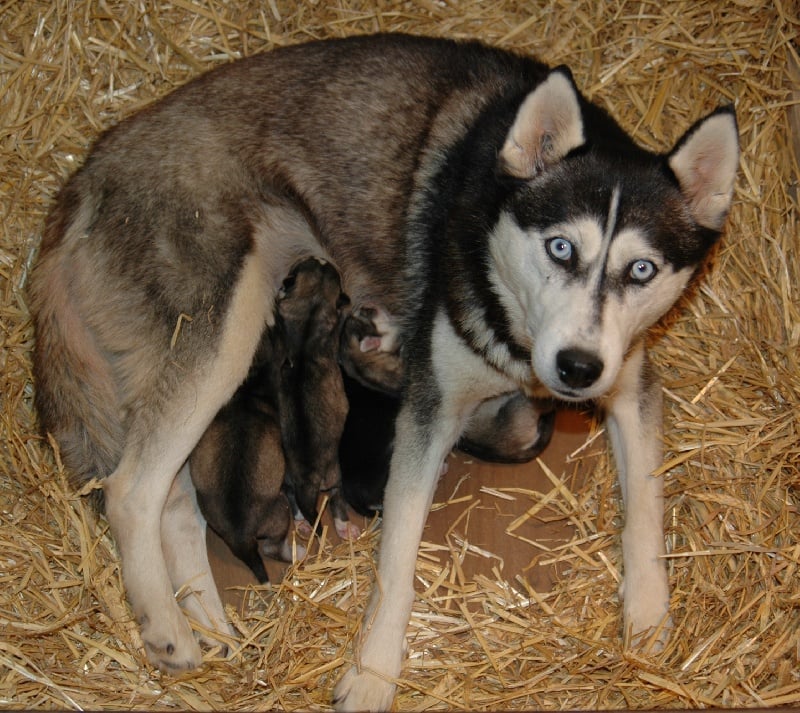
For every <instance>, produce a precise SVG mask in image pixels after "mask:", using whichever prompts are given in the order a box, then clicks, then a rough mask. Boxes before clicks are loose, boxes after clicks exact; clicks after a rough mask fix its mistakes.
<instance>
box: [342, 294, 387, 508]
mask: <svg viewBox="0 0 800 713" xmlns="http://www.w3.org/2000/svg"><path fill="white" fill-rule="evenodd" d="M380 329H384V330H386V331H385V332H384V333H381V331H380ZM339 360H340V362H341V365H342V377H343V379H344V389H345V393H346V395H347V401H348V404H349V410H348V413H347V420H346V421H345V426H344V431H343V433H342V438H341V441H340V443H339V463H340V466H341V471H342V491H343V493H344V497H345V499H346V500H347V502H348V503H349V504H350V506H351V507H352V508H353V509H354V510H355V511H356V512H357V513H359V514H360V515H365V516H368V517H372V516H373V515H375V513H376V512H377V511H379V510H381V508H382V503H383V490H384V488H385V487H386V480H387V479H388V477H389V463H390V461H391V459H392V449H393V446H394V433H395V420H396V419H397V414H398V412H399V410H400V389H401V387H402V380H403V362H402V359H401V357H400V353H399V349H398V345H397V344H396V339H395V334H394V332H393V329H392V327H391V318H390V317H389V315H388V314H387V313H386V312H384V311H383V310H382V309H381V308H377V307H375V308H372V307H370V308H362V309H359V310H354V311H352V312H351V313H350V314H349V315H348V317H347V319H346V320H345V322H344V325H343V327H342V337H341V346H340V351H339Z"/></svg>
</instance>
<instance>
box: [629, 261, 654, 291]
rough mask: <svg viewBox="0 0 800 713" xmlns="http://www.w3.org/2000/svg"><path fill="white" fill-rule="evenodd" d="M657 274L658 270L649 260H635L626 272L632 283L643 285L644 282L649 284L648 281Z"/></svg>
mask: <svg viewBox="0 0 800 713" xmlns="http://www.w3.org/2000/svg"><path fill="white" fill-rule="evenodd" d="M657 272H658V269H657V268H656V266H655V265H654V264H653V263H652V262H650V260H636V261H635V262H632V263H631V266H630V269H629V270H628V277H629V278H630V279H631V281H632V282H636V283H637V284H639V285H643V284H645V283H646V282H650V280H652V279H653V278H654V277H655V276H656V273H657Z"/></svg>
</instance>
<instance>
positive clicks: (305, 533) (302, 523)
mask: <svg viewBox="0 0 800 713" xmlns="http://www.w3.org/2000/svg"><path fill="white" fill-rule="evenodd" d="M294 528H295V530H296V531H297V534H298V535H300V537H311V535H312V534H313V533H314V528H313V527H311V523H310V522H309V521H308V520H306V519H305V518H304V517H300V518H296V519H295V521H294Z"/></svg>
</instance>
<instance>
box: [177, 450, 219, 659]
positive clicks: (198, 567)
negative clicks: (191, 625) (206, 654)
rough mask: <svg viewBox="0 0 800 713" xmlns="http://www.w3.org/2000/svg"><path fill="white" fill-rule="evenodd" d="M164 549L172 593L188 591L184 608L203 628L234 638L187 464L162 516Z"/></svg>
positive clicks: (207, 640) (210, 640)
mask: <svg viewBox="0 0 800 713" xmlns="http://www.w3.org/2000/svg"><path fill="white" fill-rule="evenodd" d="M161 546H162V549H163V551H164V560H165V561H166V564H167V571H168V572H169V575H170V580H171V582H172V588H173V590H175V591H176V592H179V591H180V590H185V592H184V596H183V597H182V599H181V606H182V607H183V608H184V609H185V610H186V612H187V613H188V614H189V615H190V616H191V617H192V618H193V619H194V620H195V621H196V622H197V623H198V624H200V625H201V626H202V627H204V628H206V629H208V630H210V631H212V632H213V631H217V632H219V633H220V634H222V635H226V634H227V635H231V636H232V635H234V633H233V630H232V629H231V627H230V626H229V625H228V623H227V621H226V616H225V609H224V607H223V606H222V600H221V599H220V596H219V592H218V590H217V586H216V583H215V582H214V576H213V575H212V573H211V565H210V564H209V562H208V551H207V549H206V521H205V518H204V517H203V515H202V513H201V512H200V506H199V505H198V504H197V495H196V493H195V489H194V486H193V485H192V479H191V475H190V474H189V465H188V463H185V464H184V466H183V467H182V468H181V470H180V472H179V473H178V475H177V477H176V478H175V480H174V481H173V483H172V488H171V489H170V492H169V495H168V496H167V503H166V505H165V507H164V511H163V513H162V515H161ZM201 640H203V641H204V642H205V643H207V644H209V645H214V644H217V643H220V644H222V646H223V647H225V643H224V642H221V641H218V640H216V639H214V638H213V637H212V636H211V635H210V634H209V635H204V636H201Z"/></svg>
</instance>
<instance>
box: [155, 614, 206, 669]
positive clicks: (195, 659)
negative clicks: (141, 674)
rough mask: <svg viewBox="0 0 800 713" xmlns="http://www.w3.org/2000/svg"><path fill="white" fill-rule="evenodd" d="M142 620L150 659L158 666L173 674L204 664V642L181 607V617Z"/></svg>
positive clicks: (178, 615) (179, 615)
mask: <svg viewBox="0 0 800 713" xmlns="http://www.w3.org/2000/svg"><path fill="white" fill-rule="evenodd" d="M176 608H177V607H176ZM140 621H141V629H142V640H143V641H144V648H145V651H146V653H147V658H148V660H149V661H150V662H151V663H152V664H153V665H154V666H157V667H158V668H159V669H161V670H162V671H164V672H165V673H173V674H174V673H180V672H182V671H190V670H192V669H195V668H198V667H199V666H200V663H201V661H202V658H203V657H202V653H201V652H200V645H199V644H198V642H197V641H196V640H195V638H194V634H193V633H192V629H191V627H190V626H189V622H188V620H187V619H186V617H185V616H184V615H183V614H182V613H181V612H180V610H178V612H177V616H172V617H162V618H160V619H158V620H156V619H154V618H151V617H147V616H144V617H141V618H140Z"/></svg>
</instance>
